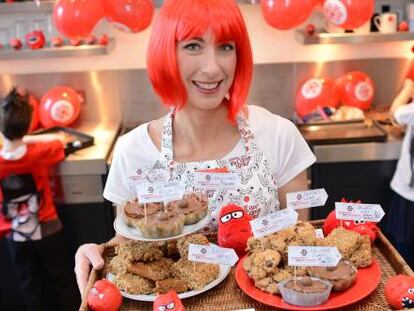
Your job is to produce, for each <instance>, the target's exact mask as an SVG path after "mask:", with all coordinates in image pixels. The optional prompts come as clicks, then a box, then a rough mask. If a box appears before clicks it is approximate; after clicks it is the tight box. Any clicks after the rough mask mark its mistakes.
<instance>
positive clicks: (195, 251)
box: [188, 244, 239, 266]
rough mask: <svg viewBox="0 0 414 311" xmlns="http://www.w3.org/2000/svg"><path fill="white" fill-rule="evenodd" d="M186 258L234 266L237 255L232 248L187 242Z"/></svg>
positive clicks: (237, 258)
mask: <svg viewBox="0 0 414 311" xmlns="http://www.w3.org/2000/svg"><path fill="white" fill-rule="evenodd" d="M188 260H191V261H197V262H204V263H212V264H219V265H220V264H221V265H228V266H234V265H235V264H236V262H237V261H238V260H239V257H238V256H237V254H236V252H235V251H234V249H232V248H224V247H219V246H217V245H198V244H189V245H188Z"/></svg>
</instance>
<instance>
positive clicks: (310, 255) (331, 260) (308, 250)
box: [288, 246, 341, 267]
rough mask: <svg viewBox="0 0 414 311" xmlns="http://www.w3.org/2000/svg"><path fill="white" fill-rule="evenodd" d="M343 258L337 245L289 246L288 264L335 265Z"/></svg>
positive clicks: (304, 265)
mask: <svg viewBox="0 0 414 311" xmlns="http://www.w3.org/2000/svg"><path fill="white" fill-rule="evenodd" d="M340 260H341V254H340V253H339V251H338V249H337V248H336V247H331V246H289V247H288V265H289V266H296V267H315V266H317V267H334V266H336V265H337V264H338V263H339V261H340Z"/></svg>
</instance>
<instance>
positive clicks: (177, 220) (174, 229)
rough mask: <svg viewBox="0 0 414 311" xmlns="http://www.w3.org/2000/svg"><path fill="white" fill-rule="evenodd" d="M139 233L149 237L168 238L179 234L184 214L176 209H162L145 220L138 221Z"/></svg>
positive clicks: (182, 225)
mask: <svg viewBox="0 0 414 311" xmlns="http://www.w3.org/2000/svg"><path fill="white" fill-rule="evenodd" d="M138 227H139V229H140V231H141V234H142V235H143V236H144V237H146V238H150V239H157V238H169V237H173V236H176V235H179V234H181V233H182V231H183V227H184V214H183V213H181V211H180V210H178V209H171V208H166V209H165V210H164V209H162V210H160V211H158V212H156V213H154V214H152V215H150V216H147V221H145V220H141V221H140V222H139V223H138Z"/></svg>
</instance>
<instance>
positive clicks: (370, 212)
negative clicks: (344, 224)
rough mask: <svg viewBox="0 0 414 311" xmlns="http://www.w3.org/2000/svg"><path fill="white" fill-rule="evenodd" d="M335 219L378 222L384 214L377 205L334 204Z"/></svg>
mask: <svg viewBox="0 0 414 311" xmlns="http://www.w3.org/2000/svg"><path fill="white" fill-rule="evenodd" d="M335 213H336V218H337V219H342V220H359V221H361V220H364V221H369V222H379V221H380V220H381V219H382V217H384V215H385V212H384V210H383V209H382V207H381V205H379V204H362V203H342V202H335Z"/></svg>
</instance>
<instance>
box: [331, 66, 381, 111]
mask: <svg viewBox="0 0 414 311" xmlns="http://www.w3.org/2000/svg"><path fill="white" fill-rule="evenodd" d="M336 84H337V86H338V92H339V97H340V100H341V102H342V103H343V104H344V105H346V106H352V107H357V108H359V109H362V110H368V109H369V107H370V106H371V104H372V101H373V100H374V91H375V90H374V83H373V82H372V80H371V79H370V78H369V76H368V75H367V74H366V73H364V72H361V71H352V72H348V73H347V74H346V75H345V76H343V77H341V78H339V79H338V80H337V81H336Z"/></svg>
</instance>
